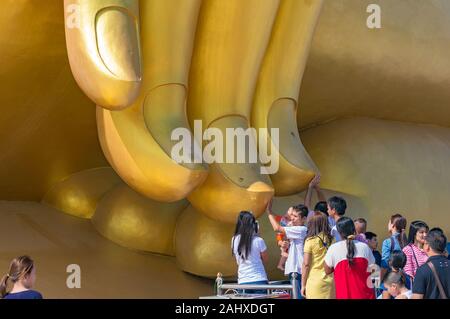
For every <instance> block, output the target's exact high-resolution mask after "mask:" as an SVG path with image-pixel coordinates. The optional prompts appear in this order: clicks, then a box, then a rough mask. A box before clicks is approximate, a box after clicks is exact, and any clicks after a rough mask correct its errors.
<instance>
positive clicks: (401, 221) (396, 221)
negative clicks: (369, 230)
mask: <svg viewBox="0 0 450 319" xmlns="http://www.w3.org/2000/svg"><path fill="white" fill-rule="evenodd" d="M405 229H406V219H405V218H404V217H403V216H402V215H400V214H395V215H392V216H391V218H390V219H389V222H388V231H389V233H390V234H391V236H390V237H389V238H386V239H385V240H384V241H383V244H382V246H381V278H384V276H385V275H386V273H387V271H388V270H389V264H388V263H389V257H390V255H391V253H392V252H393V251H394V250H402V249H403V247H405V246H406V244H407V241H408V240H407V238H406V234H405Z"/></svg>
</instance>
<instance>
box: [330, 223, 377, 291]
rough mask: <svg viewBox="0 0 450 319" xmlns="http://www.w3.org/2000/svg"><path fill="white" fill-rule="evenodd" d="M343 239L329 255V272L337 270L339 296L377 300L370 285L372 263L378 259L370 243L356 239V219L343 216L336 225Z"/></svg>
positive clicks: (336, 278)
mask: <svg viewBox="0 0 450 319" xmlns="http://www.w3.org/2000/svg"><path fill="white" fill-rule="evenodd" d="M336 228H337V231H338V232H339V234H340V236H341V238H342V239H344V240H342V241H339V242H337V243H335V244H333V245H331V246H330V248H329V249H328V251H327V254H326V255H325V264H324V266H325V273H326V274H331V273H334V282H335V288H336V299H375V292H374V290H373V289H372V288H371V287H370V285H369V283H370V282H371V281H370V278H369V276H370V273H369V271H368V269H369V266H372V265H374V264H375V258H374V257H373V254H372V251H371V249H370V248H369V246H367V244H365V243H362V242H360V241H357V240H355V236H356V230H355V224H354V223H353V220H351V219H350V218H348V217H341V218H340V219H339V220H338V222H337V224H336Z"/></svg>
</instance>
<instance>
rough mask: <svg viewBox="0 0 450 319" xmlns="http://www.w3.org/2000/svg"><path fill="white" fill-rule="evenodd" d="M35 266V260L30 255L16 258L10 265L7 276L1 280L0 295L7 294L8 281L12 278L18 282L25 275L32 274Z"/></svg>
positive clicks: (13, 281)
mask: <svg viewBox="0 0 450 319" xmlns="http://www.w3.org/2000/svg"><path fill="white" fill-rule="evenodd" d="M33 268H34V262H33V260H32V259H31V258H30V257H28V256H20V257H17V258H14V259H13V261H11V264H10V265H9V272H8V273H7V274H6V275H5V276H3V278H2V280H1V281H0V297H1V298H4V297H5V296H6V294H7V292H6V289H7V287H8V281H10V280H11V282H12V283H16V282H18V281H19V280H21V279H23V278H24V277H25V276H27V275H29V274H31V271H33Z"/></svg>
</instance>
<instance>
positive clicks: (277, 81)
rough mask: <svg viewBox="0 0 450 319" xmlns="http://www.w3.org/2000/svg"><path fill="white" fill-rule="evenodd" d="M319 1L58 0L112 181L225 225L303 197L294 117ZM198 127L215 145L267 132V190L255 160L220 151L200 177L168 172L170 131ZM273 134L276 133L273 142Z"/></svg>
mask: <svg viewBox="0 0 450 319" xmlns="http://www.w3.org/2000/svg"><path fill="white" fill-rule="evenodd" d="M321 4H322V1H303V0H302V1H298V0H283V1H281V2H280V1H279V0H264V1H260V0H247V1H237V0H231V1H218V0H209V1H203V2H201V1H200V0H194V1H192V0H169V1H158V0H147V1H141V2H139V1H137V0H108V1H106V0H99V1H88V0H66V1H65V7H66V39H67V49H68V55H69V60H70V65H71V68H72V70H73V74H74V76H75V79H76V80H77V82H78V83H79V85H80V87H81V88H82V89H83V90H84V92H85V93H86V94H87V95H88V96H89V97H90V98H91V99H92V100H93V101H94V102H95V103H96V104H97V105H98V109H97V123H98V130H99V137H100V142H101V145H102V149H103V151H104V153H105V155H106V157H107V159H108V161H109V162H110V164H111V166H112V167H113V168H114V169H115V170H116V172H117V173H118V174H119V176H120V177H121V178H122V179H123V180H124V181H125V182H126V183H127V184H128V185H130V186H131V187H132V188H134V189H135V190H137V191H138V192H140V193H141V194H143V195H145V196H147V197H149V198H151V199H154V200H158V201H162V202H174V201H177V200H181V199H183V198H186V197H188V199H189V201H190V202H191V204H192V205H193V206H194V207H195V208H196V209H197V210H198V211H199V212H201V213H203V214H205V215H206V216H209V217H210V218H212V219H214V220H217V221H222V222H226V223H233V222H234V221H235V218H236V216H237V214H238V212H239V211H240V210H251V211H253V212H254V213H255V215H256V216H259V215H261V214H262V212H263V211H264V208H265V206H266V204H267V202H268V201H269V199H270V198H271V197H272V196H273V194H274V192H276V193H277V194H280V195H290V194H294V193H298V192H299V191H302V190H303V189H304V188H305V187H306V185H307V183H308V182H309V180H311V179H312V177H313V176H314V171H316V168H315V165H314V164H313V163H312V161H311V159H310V157H309V156H308V154H307V153H306V151H305V149H304V148H303V146H302V144H301V141H300V138H299V135H298V132H297V129H296V127H297V126H296V109H297V100H298V95H299V88H300V81H301V78H302V74H303V70H304V66H305V62H306V58H307V55H308V51H309V44H310V42H311V38H312V34H313V30H314V27H315V24H316V21H317V18H318V14H319V12H320V8H321ZM293 43H294V45H293ZM255 89H256V93H255ZM187 97H188V98H187ZM186 100H187V101H186ZM252 110H253V111H252ZM187 117H188V118H189V122H190V126H189V124H188V119H187ZM196 120H201V121H202V126H203V127H204V128H205V129H206V128H208V129H211V128H213V129H218V130H220V131H221V132H222V133H223V135H224V136H226V134H225V132H226V130H227V129H229V128H231V129H236V128H242V129H244V130H245V129H247V128H249V127H250V126H251V125H252V124H254V125H253V126H254V127H255V128H258V129H261V130H262V131H264V132H265V133H266V134H265V135H263V136H262V139H264V140H265V141H264V142H265V143H260V147H261V145H264V144H269V146H268V147H267V149H264V151H265V152H267V151H269V150H270V151H271V152H272V154H275V155H276V157H277V158H278V157H279V158H280V160H279V166H280V167H279V170H278V171H276V172H275V173H273V174H272V175H271V176H270V177H271V178H272V181H273V182H274V186H272V181H271V180H270V178H269V176H268V175H265V174H262V173H261V164H260V163H259V162H258V163H236V162H234V163H230V162H228V161H227V160H228V154H227V153H226V152H227V150H228V148H227V147H223V149H224V150H225V152H224V154H223V160H224V163H213V164H211V165H210V167H209V172H207V168H206V167H205V166H203V165H201V164H195V163H194V164H186V163H181V164H180V163H175V162H174V160H173V159H172V158H171V150H172V148H173V146H174V145H175V143H174V142H173V141H172V140H171V134H172V131H173V130H174V129H176V128H188V129H189V128H190V127H194V121H196ZM270 128H277V129H280V132H281V134H280V136H281V141H280V143H278V141H276V143H275V142H274V140H273V139H272V137H271V136H270V135H269V134H268V130H267V129H270ZM196 142H198V143H202V141H196ZM223 143H224V146H225V144H227V143H228V144H229V143H231V141H229V140H225V141H223ZM260 150H261V149H260ZM234 151H239V150H238V149H237V148H235V149H234ZM240 151H242V149H241V150H240ZM244 151H246V153H248V152H249V151H251V150H250V149H249V145H248V144H247V145H245V149H244ZM225 159H226V160H225Z"/></svg>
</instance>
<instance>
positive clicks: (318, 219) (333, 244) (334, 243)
mask: <svg viewBox="0 0 450 319" xmlns="http://www.w3.org/2000/svg"><path fill="white" fill-rule="evenodd" d="M319 183H320V176H317V177H315V178H314V179H313V180H312V181H311V183H310V185H309V188H308V191H307V194H306V197H305V202H304V203H303V204H299V205H296V206H292V207H290V208H289V209H288V210H287V211H286V213H285V214H284V215H275V214H274V213H273V211H272V202H269V204H268V205H267V209H266V212H267V216H268V219H269V221H270V223H271V225H272V227H273V230H274V231H275V233H276V239H277V243H278V245H279V247H280V260H279V263H278V269H280V270H281V271H283V272H284V274H285V275H286V276H287V277H288V278H289V280H290V281H291V282H293V283H295V285H294V284H293V287H295V288H296V289H297V291H296V294H295V295H297V296H299V298H300V299H303V298H306V299H333V298H336V299H375V298H378V299H394V298H395V299H447V298H448V297H449V296H450V267H449V256H448V252H447V238H446V236H445V234H444V232H443V231H442V230H441V229H440V228H437V227H436V228H432V229H430V228H429V226H428V224H427V223H425V222H424V221H420V220H416V221H413V222H411V223H410V226H409V232H408V236H407V233H406V229H407V220H406V218H405V217H404V216H402V215H400V214H394V215H392V216H391V217H390V218H389V220H388V231H389V236H388V238H386V239H385V240H384V241H383V243H382V247H381V254H380V252H378V250H377V247H378V239H377V238H378V236H377V234H375V233H373V232H370V231H367V221H366V220H365V219H364V218H356V219H354V220H352V219H351V218H349V217H346V216H345V212H346V209H347V203H346V201H345V199H343V198H342V197H338V196H333V197H331V198H329V199H328V200H326V199H325V196H324V194H323V193H322V191H321V189H320V187H319ZM314 190H315V191H316V192H317V195H318V198H319V202H318V203H317V204H316V205H315V206H314V208H313V209H311V198H312V193H313V191H314ZM231 248H232V254H233V256H235V258H236V262H237V264H238V283H239V284H252V285H260V284H268V283H269V281H268V277H267V274H266V271H265V267H264V265H265V264H266V263H267V262H268V259H269V257H268V252H267V246H266V244H265V241H264V239H263V238H262V237H260V236H259V226H258V222H257V220H256V218H255V216H254V215H253V214H252V213H251V212H247V211H243V212H241V213H240V214H239V216H238V220H237V224H236V230H235V233H234V236H233V237H232V243H231ZM374 274H375V276H376V277H378V278H379V279H380V280H379V282H380V283H381V284H380V285H378V287H377V286H374V285H373V275H374ZM35 278H36V267H35V265H34V262H33V260H32V259H31V258H30V257H28V256H21V257H18V258H15V259H14V260H13V261H12V262H11V265H10V269H9V271H8V273H7V274H6V275H5V276H3V278H2V280H1V281H0V298H1V299H42V295H41V294H40V293H39V292H37V291H35V290H33V289H32V288H33V286H34V282H35ZM8 288H10V289H9V290H8ZM246 292H249V293H259V294H261V293H265V292H266V290H263V289H261V290H258V289H256V290H250V291H248V290H247V291H246Z"/></svg>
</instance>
